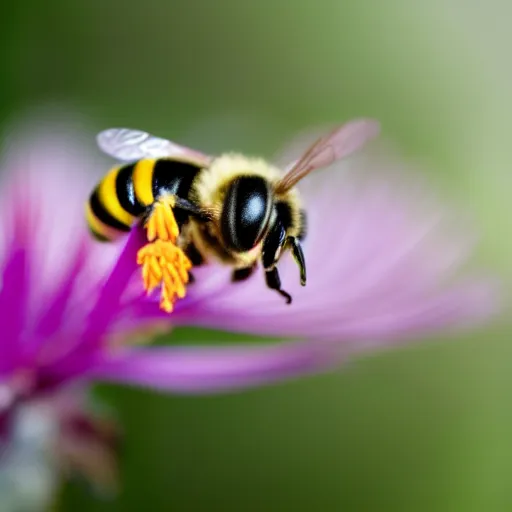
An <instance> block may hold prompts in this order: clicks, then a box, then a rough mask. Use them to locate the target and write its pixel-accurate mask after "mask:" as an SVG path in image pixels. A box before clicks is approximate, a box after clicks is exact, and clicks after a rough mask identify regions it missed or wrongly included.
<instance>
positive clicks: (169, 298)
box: [137, 196, 192, 313]
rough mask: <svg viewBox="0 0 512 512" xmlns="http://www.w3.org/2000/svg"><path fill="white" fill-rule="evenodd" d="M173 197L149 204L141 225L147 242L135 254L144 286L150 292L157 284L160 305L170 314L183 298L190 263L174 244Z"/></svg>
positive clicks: (166, 197)
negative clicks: (159, 292) (140, 268)
mask: <svg viewBox="0 0 512 512" xmlns="http://www.w3.org/2000/svg"><path fill="white" fill-rule="evenodd" d="M173 206H174V198H173V196H165V197H162V198H160V199H159V200H158V201H157V202H156V203H155V204H154V205H153V207H152V211H151V214H150V215H149V217H148V219H147V220H146V222H145V224H144V227H145V228H146V235H147V239H148V243H147V244H146V245H145V246H144V247H142V248H141V249H140V250H139V252H138V253H137V264H139V265H141V266H142V278H143V280H144V288H145V289H146V290H147V292H148V293H151V292H152V291H153V290H154V289H155V288H156V287H158V286H161V299H160V308H161V309H163V310H164V311H166V312H167V313H170V312H171V311H172V310H173V308H174V303H175V302H176V299H177V298H180V299H181V298H183V297H184V296H185V293H186V286H185V285H186V284H187V283H188V280H189V275H188V271H189V270H190V268H191V267H192V263H191V262H190V260H189V259H188V258H187V256H186V255H185V253H184V252H183V251H182V250H181V248H180V247H178V246H177V244H176V240H177V239H178V235H179V228H178V224H177V222H176V218H175V217H174V213H173V211H172V208H173Z"/></svg>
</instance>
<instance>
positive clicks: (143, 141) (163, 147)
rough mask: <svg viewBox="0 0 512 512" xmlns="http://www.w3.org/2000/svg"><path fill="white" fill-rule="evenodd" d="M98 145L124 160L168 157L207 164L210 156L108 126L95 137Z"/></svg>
mask: <svg viewBox="0 0 512 512" xmlns="http://www.w3.org/2000/svg"><path fill="white" fill-rule="evenodd" d="M96 142H97V143H98V147H99V148H100V149H101V151H103V152H104V153H105V154H107V155H109V156H111V157H113V158H115V159H116V160H121V161H124V162H133V161H135V160H140V159H143V158H169V157H175V158H177V159H180V160H186V161H191V162H194V163H197V164H199V165H204V166H206V165H208V164H209V163H210V161H211V158H210V157H209V156H207V155H204V154H203V153H200V152H199V151H194V150H193V149H189V148H186V147H184V146H180V145H179V144H175V143H174V142H171V141H170V140H166V139H162V138H160V137H155V136H154V135H151V134H150V133H146V132H143V131H140V130H131V129H129V128H110V129H108V130H104V131H102V132H100V133H99V134H98V135H97V137H96Z"/></svg>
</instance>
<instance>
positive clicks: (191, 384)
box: [87, 342, 340, 393]
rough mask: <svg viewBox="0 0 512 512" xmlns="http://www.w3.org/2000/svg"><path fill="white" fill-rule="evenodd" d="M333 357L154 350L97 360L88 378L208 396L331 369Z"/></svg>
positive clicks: (281, 350) (297, 346)
mask: <svg viewBox="0 0 512 512" xmlns="http://www.w3.org/2000/svg"><path fill="white" fill-rule="evenodd" d="M339 360H340V356H339V354H337V353H336V352H335V351H334V350H333V349H327V350H326V346H324V347H323V349H321V348H320V347H319V346H317V345H315V344H312V343H307V344H306V343H300V342H297V343H287V344H279V345H271V346H243V347H232V346H229V347H228V346H218V347H213V348H210V347H208V348H206V347H194V348H192V347H187V348H184V347H158V348H150V349H139V350H130V351H127V352H124V353H120V354H113V355H110V356H103V357H102V358H100V359H99V360H98V361H97V362H96V363H95V364H94V365H93V366H92V367H91V369H90V370H89V372H88V373H87V375H88V376H89V377H91V378H95V379H100V380H106V381H115V382H121V383H126V384H135V385H138V386H145V387H151V388H157V389H160V390H165V391H174V392H179V393H193V392H194V393H213V392H216V391H222V390H230V389H239V388H247V387H252V386H257V385H261V384H268V383H271V382H274V381H278V380H285V379H290V378H294V377H297V376H300V375H305V374H311V373H317V372H320V371H324V370H327V369H329V368H331V367H333V366H334V365H335V364H336V363H338V362H339Z"/></svg>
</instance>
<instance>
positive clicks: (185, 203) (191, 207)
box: [174, 196, 211, 222]
mask: <svg viewBox="0 0 512 512" xmlns="http://www.w3.org/2000/svg"><path fill="white" fill-rule="evenodd" d="M174 207H175V208H179V209H180V210H183V211H184V212H187V213H188V214H189V215H191V216H192V217H195V218H196V219H197V220H200V221H203V222H207V221H209V220H211V216H210V214H209V213H208V212H206V211H205V210H203V209H201V208H200V207H199V206H197V205H196V204H195V203H193V202H192V201H189V200H188V199H183V198H181V197H178V196H175V198H174Z"/></svg>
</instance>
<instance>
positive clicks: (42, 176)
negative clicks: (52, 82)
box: [0, 121, 496, 469]
mask: <svg viewBox="0 0 512 512" xmlns="http://www.w3.org/2000/svg"><path fill="white" fill-rule="evenodd" d="M92 140H93V138H92V137H91V138H90V139H89V138H86V137H85V138H84V136H83V133H82V132H81V131H80V130H76V129H75V127H73V126H71V125H69V123H68V124H58V123H57V124H52V123H51V122H44V121H43V122H41V123H39V124H37V123H34V127H33V129H32V131H21V135H20V136H19V137H17V138H16V137H14V138H11V140H10V144H9V145H7V146H6V150H5V152H4V158H3V163H2V168H3V171H4V172H3V179H4V182H3V185H2V187H1V190H0V194H1V198H0V209H1V211H0V224H1V232H0V235H1V236H0V275H1V279H2V281H1V285H2V286H1V289H0V333H1V336H2V342H1V344H0V427H1V430H0V432H2V433H3V439H4V440H7V441H10V440H12V439H13V435H14V434H13V433H15V432H16V425H17V420H16V418H17V416H18V415H19V413H20V411H23V410H24V408H26V407H27V406H29V407H30V406H32V405H36V406H37V405H38V404H41V403H44V404H50V405H46V406H45V411H52V415H51V417H52V418H53V423H54V424H57V425H58V432H59V436H61V437H60V439H61V441H60V442H59V445H60V446H61V447H66V446H68V447H69V446H70V445H69V443H65V442H63V441H62V439H63V437H62V436H65V435H68V436H69V435H70V434H73V436H74V437H73V439H75V443H74V445H73V443H72V446H75V447H76V446H79V444H80V443H78V442H76V440H77V439H81V440H82V441H84V443H85V444H84V446H85V445H86V444H87V443H89V442H91V441H93V443H95V446H96V447H97V448H98V449H97V451H96V452H95V453H98V454H102V455H98V457H99V459H101V460H106V459H105V457H107V454H108V453H110V452H109V450H110V451H111V446H110V445H109V442H106V441H105V437H104V436H102V435H100V434H99V432H100V430H101V429H99V428H97V427H96V426H97V425H98V423H97V421H96V420H91V419H87V418H88V408H87V407H86V405H84V402H83V401H82V400H81V399H76V396H81V393H82V391H80V392H79V394H78V395H71V396H73V397H75V398H72V399H69V398H68V399H67V402H66V403H69V401H70V400H71V402H73V403H76V404H78V405H77V407H76V408H75V409H74V410H73V414H72V415H71V418H73V420H72V421H70V415H69V414H68V412H69V408H67V407H64V408H63V407H62V399H61V397H62V396H67V397H69V395H68V390H69V389H70V388H71V389H73V388H74V387H75V386H77V385H79V386H83V385H85V384H86V383H87V382H88V381H91V380H103V381H117V382H122V383H127V384H134V385H140V386H149V387H152V388H155V389H160V390H165V391H171V392H183V393H194V392H197V393H199V392H200V393H211V392H220V391H225V390H230V389H238V388H244V387H248V386H255V385H261V384H266V383H269V382H272V381H279V380H283V379H287V378H292V377H297V376H299V375H306V374H312V373H316V372H320V371H324V370H328V369H331V368H334V367H336V366H338V365H340V364H341V363H342V362H343V361H344V360H345V359H346V357H347V356H348V355H349V354H350V353H353V352H355V351H358V350H362V349H368V348H371V347H379V346H386V345H392V344H394V343H396V342H399V341H404V340H411V339H414V338H421V337H424V336H426V335H430V334H433V333H439V332H443V331H445V330H447V329H450V330H451V329H455V328H467V327H469V326H472V325H475V324H477V323H480V322H483V321H484V320H486V319H488V318H489V316H490V315H491V314H492V313H494V312H495V308H496V292H495V288H494V286H493V284H492V282H491V281H489V280H487V279H485V278H483V277H475V276H472V277H471V278H470V277H466V278H464V279H455V275H456V271H458V270H459V269H460V268H461V267H462V265H463V264H464V263H465V262H466V260H467V259H468V257H469V256H470V255H471V247H472V244H471V242H472V240H471V238H470V237H467V236H464V235H462V233H461V231H460V230H459V224H454V225H451V224H450V223H448V222H447V220H446V219H447V218H446V216H445V212H444V210H442V209H441V208H440V207H439V206H438V205H435V204H433V203H431V202H430V201H429V200H428V197H427V195H426V192H425V187H424V186H422V185H421V184H420V185H418V184H417V183H416V181H415V180H414V179H413V177H412V174H411V173H410V172H409V169H408V168H407V167H406V166H405V167H404V165H403V164H401V163H400V161H399V160H397V159H395V158H394V157H391V158H388V157H385V156H384V155H379V156H378V157H377V156H375V155H366V156H362V157H359V158H353V159H351V160H350V161H347V162H343V163H339V164H336V165H335V166H333V167H334V168H333V169H331V170H330V171H324V176H321V174H320V172H318V173H317V175H316V176H311V177H309V178H308V179H307V180H304V183H303V184H302V185H303V186H302V194H303V198H304V202H305V204H306V207H307V210H308V214H309V221H308V225H309V229H308V231H309V234H308V236H307V238H306V241H305V244H304V250H305V254H306V258H307V263H308V267H309V282H308V286H307V287H306V288H302V287H301V286H300V285H299V279H298V276H297V269H296V267H295V266H294V265H293V264H290V263H291V262H290V261H289V258H288V259H284V260H283V261H282V262H281V263H280V270H281V274H282V280H283V283H284V285H285V286H286V289H289V291H290V292H291V293H292V295H293V296H294V302H293V305H291V306H288V305H286V304H284V301H282V300H281V298H280V297H279V296H277V294H275V293H273V292H270V291H269V290H268V289H267V288H266V287H265V286H264V284H263V278H262V276H261V275H259V274H258V273H257V274H256V275H254V276H253V277H252V278H251V279H250V280H249V281H247V282H244V283H240V284H232V283H231V282H230V275H229V269H226V268H221V267H218V266H216V265H211V266H207V267H205V268H199V269H197V270H194V273H195V283H193V284H191V285H189V287H188V293H187V296H186V297H185V298H184V299H181V300H179V301H178V302H177V303H176V305H175V308H174V310H173V312H172V314H170V315H168V314H165V313H164V312H162V311H161V310H160V309H159V307H158V303H157V301H158V297H155V299H154V300H153V298H149V299H148V298H147V297H146V296H145V293H144V288H143V286H142V280H141V278H140V267H139V266H138V265H137V252H138V251H139V249H140V247H141V246H142V245H143V244H144V243H145V242H144V237H143V236H142V235H141V230H140V229H133V230H132V233H131V234H130V235H129V236H128V237H127V239H126V240H121V241H120V242H116V243H111V244H100V243H98V242H95V241H94V240H93V239H92V237H91V236H90V234H89V233H88V230H87V227H86V222H85V218H84V213H83V211H84V204H85V202H86V200H87V197H88V195H89V193H90V191H91V190H92V187H93V186H94V184H95V182H96V181H97V179H98V172H100V173H101V172H105V171H106V169H107V168H108V167H107V165H108V164H107V163H106V162H104V161H102V159H101V158H99V155H97V157H95V156H94V155H96V154H97V153H94V152H93V151H92V150H91V149H90V147H91V141H92ZM411 183H412V184H413V185H414V186H415V188H414V187H413V186H412V185H411ZM156 295H157V294H156ZM180 325H197V326H206V327H214V328H219V329H225V330H233V331H239V332H246V333H252V334H260V335H265V336H269V337H272V338H273V339H276V338H279V339H286V341H280V342H277V343H264V344H257V343H251V344H238V345H232V344H231V345H221V346H165V347H161V346H159V347H148V346H138V347H137V346H134V345H133V343H130V341H133V339H134V338H135V337H136V336H138V337H140V336H141V335H142V336H143V337H144V334H145V337H146V338H149V334H148V333H151V332H152V331H153V330H154V329H159V328H162V326H163V328H164V329H165V330H169V329H170V328H171V326H180ZM141 333H142V334H141ZM77 418H80V420H79V421H78V420H77ZM69 425H73V426H74V427H73V428H70V427H69ZM77 425H81V426H82V427H83V426H84V425H88V426H87V428H85V429H84V428H79V429H78V430H77V429H76V428H75V427H76V426H77ZM84 432H85V433H88V434H87V436H85V437H86V438H87V439H85V438H84ZM7 446H9V443H7ZM88 446H90V444H89V445H88ZM93 451H94V450H93ZM93 451H91V450H85V452H86V453H92V452H93ZM81 455H83V453H82V454H81ZM67 456H68V458H69V457H70V456H71V458H72V459H73V460H74V462H75V465H76V464H78V465H80V466H81V467H82V468H86V469H87V468H91V467H94V464H92V466H91V461H88V462H84V459H83V457H81V456H80V454H77V453H74V452H73V450H71V453H70V452H69V451H68V453H67Z"/></svg>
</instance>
